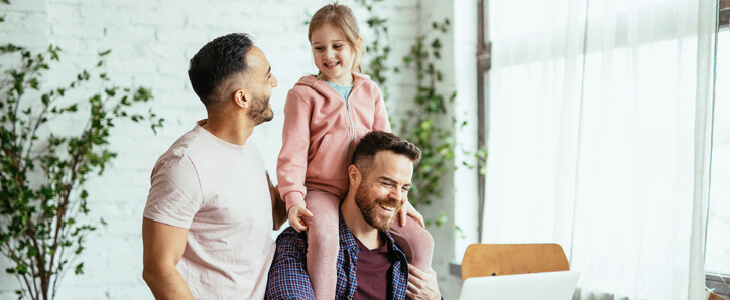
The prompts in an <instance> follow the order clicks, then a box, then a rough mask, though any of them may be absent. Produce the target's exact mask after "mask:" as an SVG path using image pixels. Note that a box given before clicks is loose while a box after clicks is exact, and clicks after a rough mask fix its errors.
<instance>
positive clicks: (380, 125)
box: [373, 86, 391, 132]
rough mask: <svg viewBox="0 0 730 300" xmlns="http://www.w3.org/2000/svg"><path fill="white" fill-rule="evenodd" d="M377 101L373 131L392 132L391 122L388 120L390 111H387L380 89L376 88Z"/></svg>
mask: <svg viewBox="0 0 730 300" xmlns="http://www.w3.org/2000/svg"><path fill="white" fill-rule="evenodd" d="M375 88H376V91H377V95H375V96H376V97H377V98H376V99H377V100H375V116H374V118H373V131H385V132H390V131H391V129H390V121H389V120H388V111H387V110H386V109H385V101H383V96H382V93H381V92H380V88H378V87H377V86H376V87H375Z"/></svg>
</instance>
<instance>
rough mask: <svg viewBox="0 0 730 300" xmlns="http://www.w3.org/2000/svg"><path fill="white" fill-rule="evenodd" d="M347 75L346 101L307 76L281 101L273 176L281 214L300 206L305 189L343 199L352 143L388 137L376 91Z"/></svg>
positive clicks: (364, 81) (385, 116) (358, 77)
mask: <svg viewBox="0 0 730 300" xmlns="http://www.w3.org/2000/svg"><path fill="white" fill-rule="evenodd" d="M352 75H353V77H354V81H353V86H352V91H351V92H350V96H349V97H348V101H347V102H345V99H344V98H342V95H340V94H339V93H337V91H335V89H333V88H332V87H331V86H329V85H328V84H327V83H326V82H324V81H322V80H320V79H317V77H315V76H311V75H310V76H305V77H302V78H301V79H299V81H298V82H297V83H296V84H295V85H294V87H292V88H291V89H290V90H289V93H288V94H287V96H286V104H285V105H284V130H283V133H282V139H283V142H282V146H281V152H279V160H278V162H277V168H276V175H277V178H278V184H279V193H280V194H281V196H282V199H283V200H284V201H285V202H286V209H287V210H288V209H289V207H291V206H293V205H296V204H301V203H303V202H304V197H305V196H306V194H307V187H309V188H318V189H321V190H324V191H327V192H331V193H333V194H335V195H338V196H340V197H344V195H345V194H346V193H347V185H348V179H347V167H348V166H349V165H350V163H351V160H352V153H353V152H354V151H355V146H357V143H358V142H359V141H360V139H361V138H362V137H363V136H365V134H367V133H368V132H370V131H376V130H381V131H388V132H390V123H389V122H388V113H387V112H386V110H385V103H383V97H382V95H381V93H380V89H379V88H378V86H377V85H376V84H375V83H374V82H373V81H372V80H370V77H368V76H367V75H363V74H358V73H352Z"/></svg>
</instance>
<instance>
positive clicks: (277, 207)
mask: <svg viewBox="0 0 730 300" xmlns="http://www.w3.org/2000/svg"><path fill="white" fill-rule="evenodd" d="M266 181H268V183H269V193H270V194H271V219H272V221H273V222H274V227H273V228H272V229H273V230H279V228H281V225H284V222H286V220H287V215H286V203H284V200H281V195H279V186H278V185H277V186H274V185H273V184H272V183H271V178H270V177H269V172H268V171H266Z"/></svg>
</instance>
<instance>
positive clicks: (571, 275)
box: [459, 271, 579, 300]
mask: <svg viewBox="0 0 730 300" xmlns="http://www.w3.org/2000/svg"><path fill="white" fill-rule="evenodd" d="M578 276H579V273H578V272H576V271H560V272H543V273H528V274H516V275H501V276H487V277H472V278H468V279H467V280H465V281H464V284H463V285H462V286H461V293H460V294H459V300H476V299H480V300H482V299H483V300H534V299H542V300H570V299H572V298H573V293H574V292H575V287H576V284H577V283H578Z"/></svg>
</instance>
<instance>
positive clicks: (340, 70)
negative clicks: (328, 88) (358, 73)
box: [311, 24, 362, 86]
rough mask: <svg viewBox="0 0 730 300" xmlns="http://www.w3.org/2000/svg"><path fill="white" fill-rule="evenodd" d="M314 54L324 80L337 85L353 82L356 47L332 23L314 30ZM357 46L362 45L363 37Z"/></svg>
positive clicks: (315, 62)
mask: <svg viewBox="0 0 730 300" xmlns="http://www.w3.org/2000/svg"><path fill="white" fill-rule="evenodd" d="M311 41H312V55H313V56H314V64H315V65H317V69H319V71H320V72H322V74H321V75H320V78H321V79H322V80H326V81H329V82H331V83H334V84H337V85H344V86H347V85H351V84H352V74H351V73H352V67H353V64H354V60H355V49H353V47H351V46H350V45H349V44H348V43H347V40H346V39H345V37H343V36H342V34H340V32H339V31H338V30H337V29H336V28H335V27H333V26H332V25H330V24H324V25H322V26H320V27H319V28H317V29H315V30H314V31H313V32H312V38H311ZM357 42H358V43H360V44H361V45H356V46H357V47H361V46H362V38H358V40H357Z"/></svg>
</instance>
